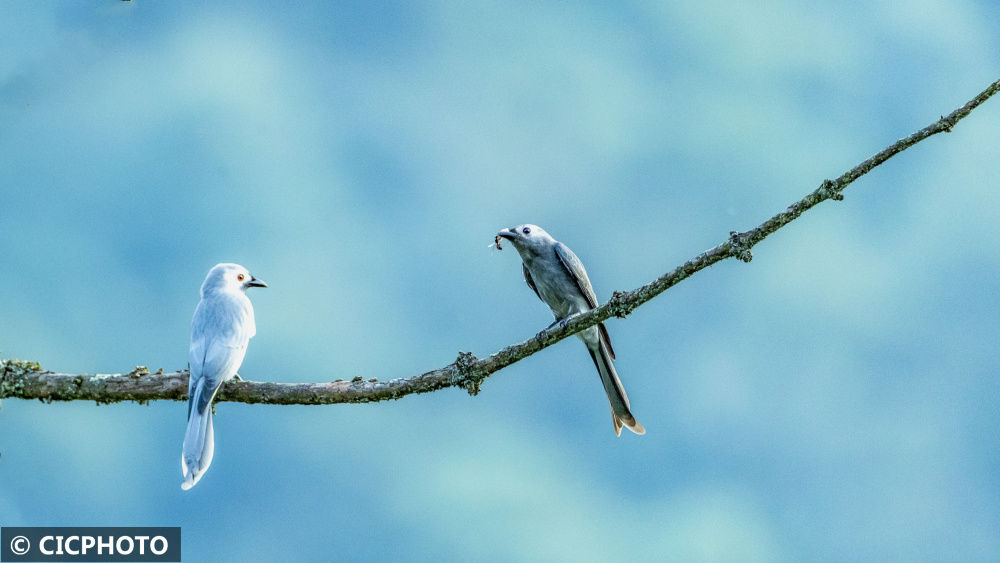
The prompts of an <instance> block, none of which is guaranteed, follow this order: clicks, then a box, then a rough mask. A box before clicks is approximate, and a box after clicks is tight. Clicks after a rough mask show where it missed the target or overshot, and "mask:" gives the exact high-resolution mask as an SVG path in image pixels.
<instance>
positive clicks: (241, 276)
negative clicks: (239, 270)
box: [236, 274, 246, 281]
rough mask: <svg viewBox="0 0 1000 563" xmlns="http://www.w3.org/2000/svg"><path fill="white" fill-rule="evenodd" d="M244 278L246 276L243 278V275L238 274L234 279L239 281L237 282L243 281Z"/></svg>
mask: <svg viewBox="0 0 1000 563" xmlns="http://www.w3.org/2000/svg"><path fill="white" fill-rule="evenodd" d="M245 277H246V276H244V275H243V274H240V275H238V276H236V279H237V280H239V281H243V278H245Z"/></svg>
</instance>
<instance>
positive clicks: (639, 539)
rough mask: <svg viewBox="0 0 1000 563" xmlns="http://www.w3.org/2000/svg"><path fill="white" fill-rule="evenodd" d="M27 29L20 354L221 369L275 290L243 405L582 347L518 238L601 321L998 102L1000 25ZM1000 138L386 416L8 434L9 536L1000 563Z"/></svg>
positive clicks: (116, 409)
mask: <svg viewBox="0 0 1000 563" xmlns="http://www.w3.org/2000/svg"><path fill="white" fill-rule="evenodd" d="M808 4H809V5H808V6H806V4H805V3H801V2H792V1H787V2H783V1H780V0H775V1H771V2H759V3H743V4H742V5H737V3H731V2H691V3H686V4H676V5H675V4H674V3H669V5H668V3H630V4H627V5H621V4H619V3H611V2H608V3H599V2H585V3H565V4H563V3H560V4H541V5H539V4H535V3H520V2H512V3H502V4H500V3H498V4H473V3H456V2H441V3H419V4H413V3H402V2H400V3H396V2H364V3H356V4H346V3H319V2H317V3H309V2H281V3H275V2H247V1H240V2H222V1H219V2H211V3H181V2H152V1H144V0H137V1H135V2H131V3H125V2H117V1H111V0H106V1H100V2H94V1H92V2H35V3H14V2H5V3H4V4H3V5H2V7H0V354H2V355H3V357H17V358H22V359H29V360H36V361H39V362H40V363H41V364H42V366H43V367H45V368H47V369H50V370H55V371H63V372H72V373H80V372H85V373H116V372H127V371H129V370H131V369H132V368H133V367H134V366H135V365H137V364H140V365H146V366H149V367H150V368H151V369H153V370H155V369H157V368H160V367H162V368H164V369H165V370H168V371H169V370H175V369H179V368H183V367H184V366H185V365H186V361H187V360H186V355H187V345H188V323H189V321H190V318H191V314H192V312H193V310H194V307H195V305H196V303H197V301H198V287H199V285H200V284H201V281H202V279H203V278H204V275H205V273H206V272H207V271H208V269H209V268H210V267H211V266H212V265H214V264H215V263H217V262H222V261H235V262H239V263H241V264H243V265H245V266H247V267H248V268H250V270H251V271H252V272H253V273H254V274H255V275H256V276H258V277H259V278H261V279H264V280H266V281H267V282H268V283H270V284H271V287H270V289H265V290H258V291H253V292H252V293H251V298H252V300H253V302H254V305H255V308H256V312H257V325H258V334H257V337H256V338H255V339H254V340H253V341H252V342H251V345H250V348H249V352H248V354H247V357H246V361H245V362H244V364H243V367H242V369H241V370H240V371H241V373H242V375H243V376H244V377H245V378H247V379H256V380H272V381H328V380H332V379H337V378H345V379H350V378H352V377H354V376H357V375H360V376H362V377H365V378H370V377H378V378H380V379H386V378H395V377H405V376H410V375H415V374H418V373H421V372H424V371H427V370H430V369H433V368H436V367H440V366H443V365H445V364H447V363H449V362H451V361H452V360H454V358H455V356H456V355H457V353H458V351H459V350H465V351H471V352H473V353H475V354H477V355H479V356H485V355H488V354H489V353H492V352H495V351H496V350H498V349H500V348H501V347H503V346H505V345H507V344H511V343H514V342H517V341H521V340H524V339H526V338H528V337H530V336H532V335H534V334H535V333H536V332H537V331H538V330H540V329H541V328H543V327H545V326H546V325H548V324H549V322H550V321H551V316H550V314H549V312H548V310H547V309H546V308H545V306H544V305H543V304H542V303H541V302H539V301H538V300H537V299H536V298H535V296H534V295H533V294H532V293H531V291H530V290H529V289H528V288H527V287H525V285H524V283H523V281H522V280H521V273H520V262H519V259H518V257H517V254H516V253H515V252H513V251H512V250H507V249H505V250H504V251H502V252H498V251H496V250H495V249H490V248H488V246H487V245H488V244H490V242H491V241H492V237H493V234H494V233H495V232H496V231H497V230H498V229H500V228H502V227H506V226H510V225H512V224H517V223H522V222H531V223H537V224H539V225H542V226H544V227H545V228H546V229H547V230H548V231H549V232H551V233H552V234H553V235H554V236H555V237H556V238H558V239H560V240H562V241H563V242H565V243H566V244H568V245H569V246H570V247H571V248H573V249H574V250H575V251H576V253H577V254H578V255H579V256H580V257H581V259H582V260H583V261H584V263H585V264H586V265H587V268H588V270H589V272H590V277H591V280H592V281H593V283H594V286H595V288H596V289H597V294H598V297H599V299H600V300H601V301H605V300H607V298H608V297H609V296H610V295H611V293H612V291H613V290H615V289H632V288H634V287H637V286H639V285H641V284H643V283H645V282H647V281H649V280H651V279H653V278H654V277H656V276H658V275H660V274H662V273H663V272H665V271H667V270H669V269H671V268H673V267H674V266H676V265H678V264H680V263H682V262H683V261H684V260H686V259H688V258H690V257H693V256H694V255H696V254H698V253H699V252H701V251H703V250H705V249H707V248H710V247H712V246H714V245H715V244H717V243H719V242H721V241H723V240H725V238H726V237H727V235H728V233H729V231H730V230H745V229H748V228H751V227H753V226H756V225H757V224H759V223H760V222H762V221H763V220H764V219H766V218H767V217H769V216H771V215H772V214H774V213H776V212H777V211H779V210H782V209H784V208H785V206H787V205H788V204H790V203H792V202H793V201H795V200H797V199H798V198H800V197H802V196H803V195H804V194H805V193H807V192H808V191H810V190H812V189H814V188H815V187H816V186H818V185H819V183H820V182H821V181H822V180H823V179H824V178H829V177H835V176H836V175H838V174H840V173H842V172H843V171H846V170H847V169H849V168H850V167H852V166H854V165H855V164H857V163H858V162H860V161H861V160H863V159H864V158H866V157H868V156H869V155H871V154H874V153H875V152H877V151H878V150H880V149H882V148H883V147H885V146H886V145H888V144H890V143H892V142H893V141H894V140H896V139H897V138H900V137H903V136H905V135H908V134H910V133H911V132H913V131H915V130H917V129H919V128H921V127H923V126H925V125H927V124H929V123H931V122H932V121H934V120H936V119H937V118H938V116H940V115H942V114H947V113H948V112H950V111H951V110H953V109H955V108H957V107H959V106H960V105H961V104H963V103H964V102H965V101H967V100H968V99H970V98H971V97H972V96H974V95H975V94H976V93H978V92H979V91H981V90H982V89H983V88H985V87H986V86H987V85H988V84H989V83H990V82H992V81H993V80H996V79H997V78H998V77H1000V75H998V71H997V69H998V68H1000V55H998V54H1000V34H998V32H997V29H1000V22H998V19H1000V5H998V4H997V3H996V2H992V1H989V0H983V1H980V2H975V1H956V2H948V3H936V2H900V3H895V4H892V5H891V6H890V5H880V3H874V4H873V3H870V2H839V1H838V2H826V3H808ZM998 130H1000V100H991V101H989V102H987V103H986V104H985V105H984V106H983V107H982V108H980V109H979V110H977V111H976V112H974V113H973V114H972V115H971V116H970V117H969V118H968V119H967V120H966V121H963V122H962V123H961V124H960V125H959V126H958V127H957V128H956V129H955V131H954V132H953V133H951V134H950V135H938V136H936V137H933V138H931V139H929V140H927V141H925V142H923V143H921V144H919V145H917V146H916V147H914V148H912V149H910V150H908V151H907V152H905V153H903V154H902V155H900V156H898V157H896V158H894V159H892V160H891V161H890V162H888V163H886V164H885V165H883V166H881V167H879V168H878V169H876V171H874V172H873V173H872V174H870V175H868V176H865V177H864V178H863V179H862V180H860V181H858V182H857V183H855V184H854V185H853V186H852V187H851V188H850V189H849V190H848V191H847V193H846V200H845V201H844V202H841V203H834V202H828V203H825V204H823V205H821V206H820V207H818V208H816V209H814V210H813V211H810V212H809V213H808V214H807V215H805V216H804V217H803V218H802V219H800V220H799V221H797V222H795V223H794V224H792V225H790V226H789V227H787V228H785V229H783V230H782V231H780V232H779V233H777V234H776V235H774V236H773V237H771V238H769V239H768V240H767V241H765V242H764V243H762V244H761V245H759V246H758V247H757V248H755V249H754V254H755V258H754V260H753V262H752V263H750V264H743V263H739V262H736V261H727V262H725V263H722V264H719V265H717V266H714V267H712V268H711V269H709V270H707V271H703V272H701V273H699V274H697V275H696V276H694V277H693V278H691V279H689V280H687V281H685V282H684V283H682V284H681V285H680V286H678V287H676V288H674V289H672V290H670V291H669V292H667V293H666V294H664V295H662V296H660V297H658V298H657V299H655V300H654V301H653V302H651V303H649V304H647V305H646V306H644V307H642V308H641V309H639V310H637V311H636V313H635V314H634V315H633V316H632V317H630V318H629V319H628V320H626V321H618V320H613V321H611V322H610V323H609V329H610V331H611V334H612V338H613V342H614V343H615V348H616V351H617V352H618V357H619V361H618V362H617V366H618V370H619V372H620V373H621V375H622V378H623V380H624V383H625V386H626V389H627V390H628V392H629V395H630V397H631V399H632V404H633V409H634V412H635V413H636V415H637V417H638V419H639V420H640V421H642V423H643V424H644V425H645V426H646V428H647V430H648V433H647V435H646V436H643V437H636V436H633V435H631V434H628V433H626V435H623V436H622V437H621V438H616V437H615V436H614V433H613V432H612V429H611V424H610V417H609V414H608V408H607V402H606V399H605V398H604V396H603V393H602V391H601V387H600V384H599V382H598V378H597V376H596V374H595V373H594V370H593V365H592V364H591V361H590V358H589V357H588V356H587V354H586V352H585V351H584V348H583V346H582V345H581V344H580V343H579V342H577V341H576V340H575V339H570V340H567V341H564V342H562V343H560V344H558V345H556V346H554V347H552V348H549V349H547V350H544V351H543V352H541V353H539V354H537V355H534V356H532V357H530V358H528V359H526V360H524V361H522V362H519V363H517V364H515V365H513V366H511V367H509V368H507V369H505V370H503V371H502V372H500V373H498V374H496V375H495V376H493V377H491V378H490V379H489V380H487V381H486V383H485V385H484V388H483V392H482V393H481V394H480V395H479V396H478V397H470V396H469V395H467V394H466V393H465V392H464V391H462V390H457V389H451V390H445V391H440V392H436V393H433V394H430V395H423V396H411V397H406V398H404V399H402V400H400V401H397V402H390V403H382V404H376V405H337V406H327V407H299V406H293V407H278V406H249V405H240V404H228V403H226V404H221V405H219V406H218V414H217V416H216V419H215V430H216V444H217V447H216V456H215V461H214V463H213V465H212V468H211V469H210V470H209V472H208V473H207V475H206V476H205V478H204V479H203V480H202V481H201V483H199V485H198V486H197V487H195V488H194V489H193V490H191V491H189V492H187V493H184V492H182V491H181V489H180V487H179V485H180V482H181V471H180V462H179V458H180V446H181V441H182V439H183V432H184V422H185V421H184V413H185V406H184V405H183V404H181V403H175V402H158V403H155V404H152V405H149V406H139V405H134V404H121V405H113V406H95V405H94V404H92V403H85V402H80V403H72V404H53V405H44V404H40V403H38V402H28V401H16V400H6V401H4V402H3V410H2V412H0V453H2V458H0V523H2V524H3V525H8V526H11V525H47V526H56V525H90V526H93V525H118V526H136V525H157V526H174V525H179V526H182V527H183V543H184V555H185V560H186V561H201V560H206V561H207V560H275V559H278V558H282V557H286V556H288V555H289V554H290V553H292V554H294V557H295V558H296V559H302V560H325V559H331V558H336V559H352V560H359V559H385V558H388V557H396V558H405V559H416V560H431V559H434V560H437V559H441V558H444V559H459V558H461V559H476V560H494V559H496V560H503V559H534V560H551V559H556V558H560V559H565V560H570V559H573V560H604V561H607V560H626V559H638V560H653V559H661V558H664V557H666V558H669V559H674V560H682V561H801V560H875V559H883V560H884V559H891V560H909V561H916V560H955V561H959V560H960V561H976V560H983V561H985V560H992V561H996V560H1000V477H998V475H1000V434H998V427H1000V412H998V409H997V403H998V400H1000V380H998V378H997V373H998V366H1000V352H998V347H997V344H998V333H1000V331H998V319H1000V292H998V291H997V284H998V279H1000V245H998V244H996V241H997V239H998V236H1000V211H998V206H997V203H996V194H997V177H998V165H997V163H998V162H1000V149H998V143H997V131H998Z"/></svg>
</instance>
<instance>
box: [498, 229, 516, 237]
mask: <svg viewBox="0 0 1000 563" xmlns="http://www.w3.org/2000/svg"><path fill="white" fill-rule="evenodd" d="M497 236H498V237H503V238H505V239H507V240H514V238H515V237H517V233H516V232H515V231H514V229H513V228H510V229H504V230H502V231H500V232H499V233H497Z"/></svg>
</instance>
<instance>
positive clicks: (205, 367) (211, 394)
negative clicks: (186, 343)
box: [181, 264, 267, 491]
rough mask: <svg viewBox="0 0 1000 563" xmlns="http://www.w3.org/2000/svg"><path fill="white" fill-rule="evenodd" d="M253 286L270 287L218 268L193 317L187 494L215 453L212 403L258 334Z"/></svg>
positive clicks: (236, 270) (231, 268)
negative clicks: (249, 289) (251, 296)
mask: <svg viewBox="0 0 1000 563" xmlns="http://www.w3.org/2000/svg"><path fill="white" fill-rule="evenodd" d="M251 287H267V284H266V283H264V282H262V281H260V280H258V279H257V278H255V277H253V276H251V275H250V272H248V271H247V269H246V268H244V267H243V266H240V265H239V264H216V265H215V266H214V267H213V268H212V269H211V270H209V272H208V276H206V277H205V282H204V283H202V284H201V301H199V302H198V307H197V308H196V309H195V310H194V318H192V319H191V347H190V348H189V349H188V361H189V362H190V372H191V377H190V380H189V381H188V419H187V420H188V422H187V432H186V433H185V434H184V449H183V453H182V455H181V468H182V470H183V472H184V482H183V483H181V488H182V489H184V490H185V491H186V490H188V489H190V488H191V487H193V486H195V484H196V483H197V482H198V480H199V479H201V476H202V475H204V474H205V471H206V470H207V469H208V466H209V465H211V463H212V456H213V455H214V454H215V433H214V431H213V430H212V399H214V398H215V393H216V392H217V391H218V390H219V387H221V386H222V384H223V383H225V382H226V381H227V380H229V379H232V378H233V377H234V376H235V375H236V370H238V369H240V364H242V363H243V356H244V355H245V354H246V352H247V344H248V343H249V342H250V339H251V338H253V336H254V334H256V333H257V326H256V324H254V318H253V305H251V304H250V299H249V298H248V297H247V295H246V290H247V289H248V288H251Z"/></svg>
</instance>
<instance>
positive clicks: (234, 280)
mask: <svg viewBox="0 0 1000 563" xmlns="http://www.w3.org/2000/svg"><path fill="white" fill-rule="evenodd" d="M251 287H267V284H266V283H264V282H263V281H261V280H259V279H257V278H255V277H253V276H252V275H250V271H249V270H247V269H246V268H244V267H243V266H240V265H239V264H225V263H224V264H216V265H215V266H214V267H212V269H211V270H209V271H208V275H207V276H205V283H203V284H201V295H202V297H204V296H205V295H206V294H209V293H217V292H238V291H246V290H247V289H248V288H251Z"/></svg>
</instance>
